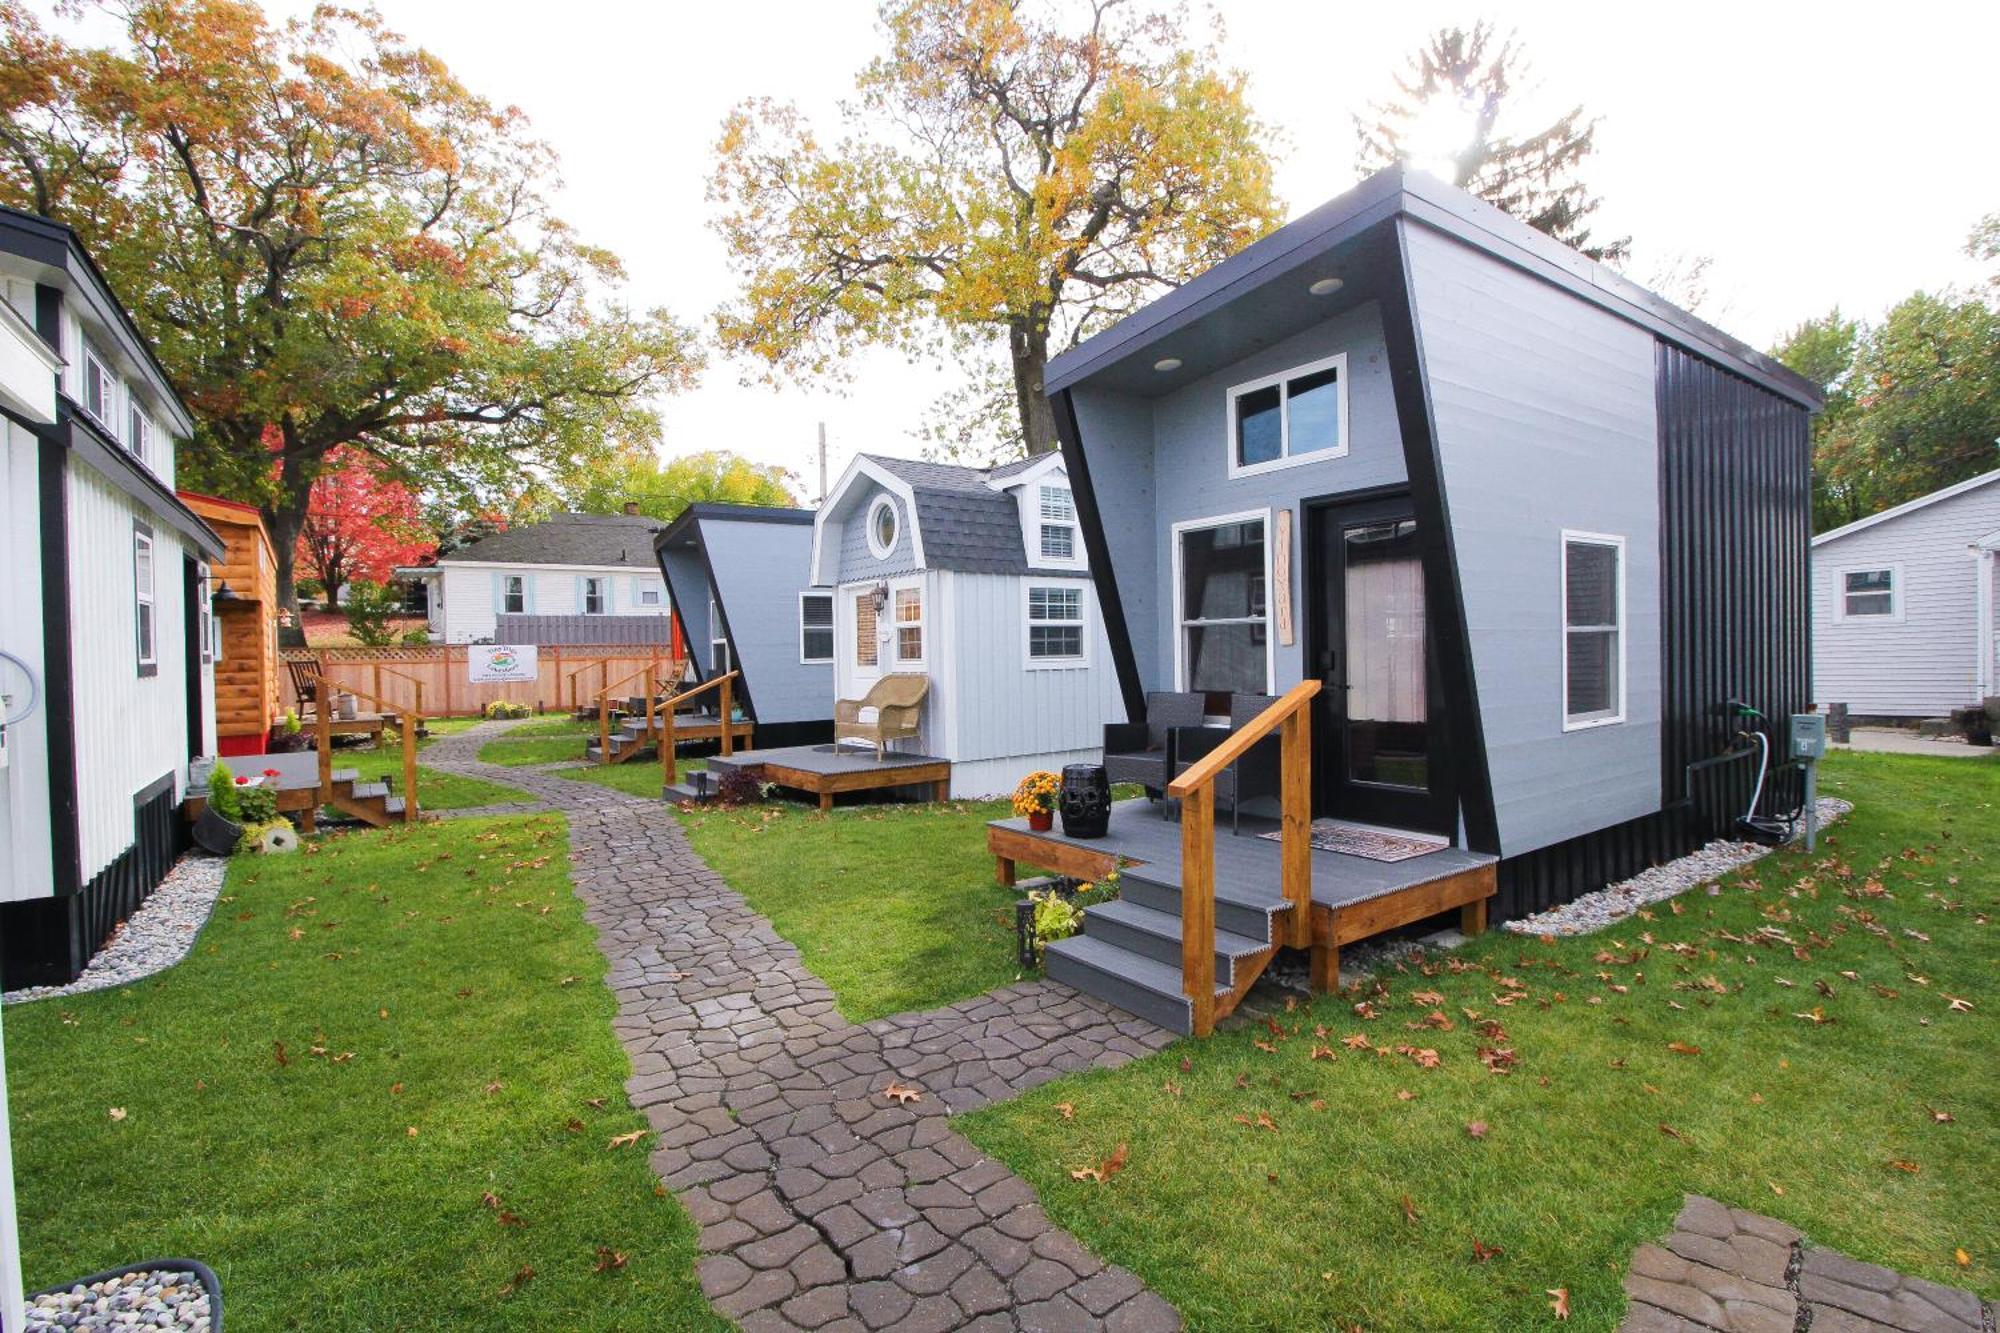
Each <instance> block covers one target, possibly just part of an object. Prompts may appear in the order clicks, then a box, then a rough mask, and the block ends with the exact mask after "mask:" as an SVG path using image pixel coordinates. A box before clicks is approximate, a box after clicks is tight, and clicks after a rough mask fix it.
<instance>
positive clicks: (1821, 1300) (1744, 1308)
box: [1619, 1194, 1994, 1333]
mask: <svg viewBox="0 0 2000 1333" xmlns="http://www.w3.org/2000/svg"><path fill="white" fill-rule="evenodd" d="M1625 1294H1626V1296H1627V1297H1628V1298H1629V1300H1630V1302H1631V1303H1630V1305H1628V1306H1627V1307H1626V1313H1625V1322H1624V1323H1622V1324H1620V1325H1619V1333H1794V1331H1795V1330H1803V1329H1810V1330H1812V1333H1993V1327H1994V1311H1993V1306H1992V1305H1991V1304H1987V1305H1983V1306H1982V1305H1981V1304H1980V1302H1979V1298H1978V1297H1977V1296H1974V1295H1973V1294H1972V1293H1971V1292H1969V1291H1961V1290H1959V1289H1958V1288H1956V1287H1944V1286H1939V1285H1938V1284H1937V1283H1935V1282H1926V1281H1924V1280H1923V1279H1922V1278H1914V1277H1907V1276H1905V1275H1904V1274H1901V1273H1897V1272H1895V1271H1893V1270H1891V1269H1887V1268H1882V1267H1879V1266H1877V1265H1875V1264H1864V1263H1860V1262H1858V1261H1856V1260H1853V1259H1850V1258H1848V1257H1847V1256H1846V1255H1844V1254H1841V1253H1840V1252H1838V1251H1837V1250H1828V1249H1823V1248H1820V1247H1818V1246H1814V1245H1810V1244H1808V1243H1807V1241H1806V1238H1805V1236H1804V1234H1803V1233H1802V1232H1800V1231H1799V1230H1798V1229H1797V1228H1796V1227H1792V1226H1788V1225H1786V1224H1785V1223H1783V1222H1780V1221H1778V1220H1776V1219H1775V1218H1770V1217H1763V1216H1761V1215H1759V1214H1757V1213H1747V1212H1744V1211H1743V1210H1742V1209H1740V1208H1729V1207H1725V1206H1724V1205H1722V1204H1720V1203H1717V1202H1716V1201H1715V1200H1714V1199H1708V1198H1703V1197H1702V1196H1701V1195H1699V1194H1690V1195H1688V1196H1687V1200H1686V1203H1685V1205H1684V1206H1683V1207H1682V1209H1681V1212H1680V1216H1679V1217H1677V1218H1675V1219H1674V1229H1673V1231H1672V1232H1671V1233H1669V1234H1668V1236H1667V1238H1666V1239H1665V1240H1663V1241H1661V1242H1660V1243H1659V1244H1657V1245H1652V1244H1647V1245H1641V1246H1640V1247H1639V1248H1638V1249H1637V1250H1635V1251H1633V1254H1632V1269H1631V1272H1629V1273H1628V1274H1627V1275H1626V1277H1625Z"/></svg>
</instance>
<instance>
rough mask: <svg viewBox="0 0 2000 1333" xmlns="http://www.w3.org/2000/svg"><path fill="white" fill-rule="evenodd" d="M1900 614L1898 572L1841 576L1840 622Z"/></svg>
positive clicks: (1859, 571) (1853, 571)
mask: <svg viewBox="0 0 2000 1333" xmlns="http://www.w3.org/2000/svg"><path fill="white" fill-rule="evenodd" d="M1895 614H1896V571H1895V570H1893V569H1848V570H1843V571H1841V575H1840V618H1841V619H1842V620H1868V619H1874V618H1878V617H1879V618H1884V619H1890V618H1893V617H1894V616H1895Z"/></svg>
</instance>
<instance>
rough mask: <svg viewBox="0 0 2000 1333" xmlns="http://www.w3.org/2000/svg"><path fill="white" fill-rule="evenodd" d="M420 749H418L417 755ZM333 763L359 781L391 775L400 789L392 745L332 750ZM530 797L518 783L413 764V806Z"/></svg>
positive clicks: (463, 805) (397, 755) (399, 760)
mask: <svg viewBox="0 0 2000 1333" xmlns="http://www.w3.org/2000/svg"><path fill="white" fill-rule="evenodd" d="M422 753H423V752H422V750H419V751H418V754H419V755H421V754H422ZM333 766H334V767H335V768H336V769H341V768H351V769H353V770H354V771H355V772H356V773H358V774H359V775H360V776H359V779H358V780H359V781H362V782H377V781H380V780H381V779H383V778H394V779H395V788H396V791H397V792H398V793H400V792H401V791H402V789H403V752H402V749H401V748H400V747H398V746H396V745H393V744H392V745H386V746H381V747H378V748H376V749H369V750H335V751H334V753H333ZM533 799H534V798H533V797H532V796H530V795H528V793H526V792H524V791H522V790H521V789H520V788H519V787H507V786H502V785H501V784H500V783H497V782H488V781H486V780H485V779H484V778H469V777H463V776H461V775H459V774H457V773H446V772H442V771H441V770H438V769H435V768H426V767H424V765H422V764H421V763H420V764H418V765H417V808H418V809H419V810H470V809H473V808H475V807H477V806H482V805H502V804H505V803H506V802H509V801H531V800H533Z"/></svg>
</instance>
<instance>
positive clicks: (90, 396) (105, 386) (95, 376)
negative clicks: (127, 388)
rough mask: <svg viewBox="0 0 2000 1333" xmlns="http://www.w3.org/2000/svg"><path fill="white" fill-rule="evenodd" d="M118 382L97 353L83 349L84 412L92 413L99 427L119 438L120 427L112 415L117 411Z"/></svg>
mask: <svg viewBox="0 0 2000 1333" xmlns="http://www.w3.org/2000/svg"><path fill="white" fill-rule="evenodd" d="M117 402H118V381H117V380H116V379H114V378H112V375H111V372H110V371H109V370H108V369H106V368H105V365H104V362H103V361H102V360H101V359H99V357H98V355H97V351H96V349H94V348H91V347H85V348H84V349H83V410H84V411H86V412H88V413H90V415H91V418H92V419H93V420H95V421H96V422H97V424H98V425H100V426H102V427H104V429H105V430H107V431H109V432H110V433H111V435H112V436H113V438H116V437H117V434H118V425H117V422H116V421H115V420H114V419H113V417H112V413H113V412H115V411H116V410H117Z"/></svg>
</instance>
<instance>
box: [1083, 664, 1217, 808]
mask: <svg viewBox="0 0 2000 1333" xmlns="http://www.w3.org/2000/svg"><path fill="white" fill-rule="evenodd" d="M1201 715H1202V696H1201V695H1199V694H1175V693H1172V692H1168V691H1159V692H1155V693H1152V694H1148V695H1147V696H1146V717H1145V720H1143V721H1140V722H1113V723H1111V724H1109V725H1108V726H1106V727H1105V728H1104V772H1105V776H1107V777H1109V778H1110V779H1111V781H1112V782H1114V783H1119V782H1133V783H1137V784H1138V785H1139V786H1141V787H1144V788H1145V789H1146V795H1147V796H1149V797H1151V798H1152V799H1154V800H1156V801H1157V800H1159V799H1160V797H1161V795H1162V794H1163V793H1164V792H1165V791H1166V789H1167V784H1168V783H1169V782H1171V781H1173V774H1174V773H1175V772H1176V771H1177V770H1176V768H1175V767H1174V762H1173V749H1172V746H1173V733H1174V729H1175V728H1177V727H1198V726H1200V725H1201Z"/></svg>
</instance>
